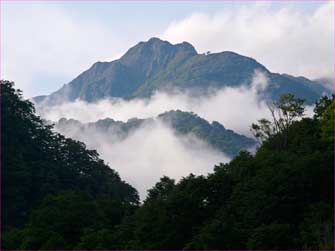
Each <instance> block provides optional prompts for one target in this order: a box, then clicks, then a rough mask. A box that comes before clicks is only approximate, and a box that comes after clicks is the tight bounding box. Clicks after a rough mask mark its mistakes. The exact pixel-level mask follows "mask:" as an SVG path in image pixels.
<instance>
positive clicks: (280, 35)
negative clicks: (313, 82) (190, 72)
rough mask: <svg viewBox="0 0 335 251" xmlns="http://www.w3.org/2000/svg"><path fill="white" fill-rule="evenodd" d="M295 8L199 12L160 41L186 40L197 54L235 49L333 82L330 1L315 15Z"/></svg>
mask: <svg viewBox="0 0 335 251" xmlns="http://www.w3.org/2000/svg"><path fill="white" fill-rule="evenodd" d="M301 4H303V3H301ZM297 6H298V5H296V6H295V7H292V6H291V7H281V8H277V9H272V8H271V4H270V3H268V4H255V5H248V6H244V5H241V6H240V7H239V8H235V9H225V10H224V11H218V12H217V13H216V14H208V13H205V12H198V13H194V14H192V15H190V16H189V17H187V18H184V19H181V20H177V21H174V22H172V23H171V24H170V26H169V27H168V28H167V29H166V30H165V31H164V32H163V33H162V35H161V37H162V38H164V39H167V40H169V41H171V42H181V41H189V42H190V43H192V44H193V45H195V47H196V48H197V49H198V50H199V51H200V52H206V51H213V52H219V51H223V50H231V51H236V52H238V53H241V54H244V55H247V56H251V57H253V58H255V59H257V60H258V61H259V62H261V63H262V64H264V65H265V66H267V67H268V68H269V69H270V70H271V71H274V72H281V73H289V74H293V75H302V76H306V77H309V78H317V77H324V76H326V77H332V78H333V77H334V2H333V1H328V2H324V4H322V5H321V6H320V7H319V8H317V9H316V10H315V11H314V12H313V13H307V12H305V11H303V9H298V8H297Z"/></svg>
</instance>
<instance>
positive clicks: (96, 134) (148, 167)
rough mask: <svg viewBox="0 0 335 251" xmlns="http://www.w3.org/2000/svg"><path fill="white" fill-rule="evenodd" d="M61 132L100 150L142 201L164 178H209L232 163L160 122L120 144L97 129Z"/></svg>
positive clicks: (200, 142)
mask: <svg viewBox="0 0 335 251" xmlns="http://www.w3.org/2000/svg"><path fill="white" fill-rule="evenodd" d="M60 132H61V133H64V134H65V135H67V136H69V137H73V138H75V139H78V140H81V141H83V142H85V143H86V144H87V145H88V147H90V148H93V149H97V150H98V152H99V153H100V154H101V157H102V158H103V159H104V160H105V161H106V162H107V163H108V164H110V166H111V167H112V168H113V169H115V170H117V171H118V172H119V174H120V176H121V177H122V179H124V180H126V181H127V182H129V183H130V184H131V185H132V186H134V187H135V188H136V189H137V190H138V191H139V193H140V196H141V199H144V198H145V195H146V190H147V189H149V188H151V187H153V186H154V185H155V183H156V182H158V181H159V179H160V178H161V177H162V176H164V175H167V176H169V177H171V178H174V179H177V180H178V179H180V178H181V177H184V176H187V175H189V174H190V173H193V174H196V175H200V174H203V175H207V174H208V173H210V172H213V168H214V165H216V164H219V163H225V162H227V161H229V158H228V157H227V156H225V155H224V154H223V153H221V152H218V151H216V150H214V149H212V148H211V147H210V146H209V145H207V144H206V143H204V142H202V141H200V140H199V139H197V138H195V137H192V136H191V135H188V136H183V137H181V136H176V135H175V134H174V132H173V130H172V129H171V128H169V127H167V126H166V125H164V124H162V123H160V122H159V121H156V122H155V123H153V124H150V125H146V126H143V127H141V128H140V129H137V130H136V131H135V132H134V133H133V134H131V135H130V136H128V137H127V138H126V139H124V140H121V141H120V140H118V139H117V137H116V136H115V135H114V134H112V133H102V132H101V131H99V130H97V129H95V128H90V129H89V130H87V131H85V130H84V131H80V133H78V128H73V130H71V129H70V128H66V130H64V131H60Z"/></svg>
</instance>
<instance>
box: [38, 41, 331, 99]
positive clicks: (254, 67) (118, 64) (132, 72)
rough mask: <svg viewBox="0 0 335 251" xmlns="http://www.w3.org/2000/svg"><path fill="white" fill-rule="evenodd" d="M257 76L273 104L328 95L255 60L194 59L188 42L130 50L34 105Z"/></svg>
mask: <svg viewBox="0 0 335 251" xmlns="http://www.w3.org/2000/svg"><path fill="white" fill-rule="evenodd" d="M255 71H261V72H263V73H264V74H265V75H266V76H267V77H268V79H269V85H268V88H267V89H266V90H265V93H264V94H265V96H268V97H269V98H272V99H276V98H278V97H279V96H280V95H281V94H282V93H286V92H290V93H293V94H295V95H296V96H298V97H301V98H306V99H307V102H308V103H314V101H316V100H317V99H318V98H319V97H320V96H321V95H322V93H325V92H326V93H329V90H327V89H326V88H324V87H323V86H322V85H320V84H319V83H317V82H313V81H310V80H308V79H305V78H302V77H293V76H289V75H285V74H276V73H271V72H270V71H269V70H268V69H267V68H266V67H265V66H263V65H261V64H260V63H258V62H257V61H256V60H254V59H252V58H249V57H245V56H242V55H239V54H237V53H234V52H229V51H225V52H221V53H213V54H206V55H205V54H198V53H197V52H196V50H195V49H194V47H193V46H192V45H191V44H189V43H187V42H183V43H180V44H175V45H172V44H170V43H169V42H167V41H162V40H160V39H158V38H151V39H150V40H148V41H147V42H140V43H138V44H137V45H135V46H134V47H132V48H130V49H129V50H128V51H127V52H126V53H125V54H124V55H123V56H122V57H121V58H120V59H118V60H114V61H112V62H97V63H95V64H93V66H92V67H91V68H90V69H88V70H87V71H85V72H83V73H82V74H80V75H79V76H78V77H77V78H75V79H74V80H72V81H71V82H70V83H69V84H67V85H64V86H63V87H62V88H61V89H59V90H58V91H56V92H54V93H52V94H51V95H49V96H39V97H35V99H34V100H35V102H37V103H40V102H43V101H45V102H47V103H48V104H59V103H61V102H64V101H74V100H75V99H78V98H79V99H82V100H85V101H88V102H94V101H97V100H100V99H103V98H108V97H121V98H127V99H128V98H137V97H149V96H150V95H152V94H153V93H154V92H155V91H158V90H164V91H171V90H174V89H181V90H190V91H196V92H197V93H199V94H204V93H206V91H208V90H212V89H213V88H214V89H218V88H222V87H225V86H240V85H248V84H250V83H251V81H252V77H253V74H254V73H255Z"/></svg>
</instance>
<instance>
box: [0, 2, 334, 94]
mask: <svg viewBox="0 0 335 251" xmlns="http://www.w3.org/2000/svg"><path fill="white" fill-rule="evenodd" d="M333 13H334V4H333V2H330V1H329V2H327V1H314V2H313V1H296V2H292V1H288V2H284V1H281V2H280V3H278V2H264V1H262V2H245V1H244V2H237V1H232V2H228V1H221V2H219V1H212V2H208V1H206V2H202V3H199V2H192V1H185V2H173V1H172V2H171V1H170V2H163V1H159V2H152V1H147V2H134V1H133V2H126V3H121V2H115V1H110V2H106V1H100V2H99V1H91V2H89V1H83V2H81V1H75V2H51V1H48V2H43V1H34V2H33V1H32V2H29V1H24V2H23V1H5V2H3V1H1V78H2V79H9V80H13V81H15V82H16V86H17V87H19V88H20V89H23V91H24V93H25V96H26V97H31V96H35V95H41V94H49V93H50V92H52V91H55V90H57V89H58V88H59V87H61V86H62V85H63V84H65V83H68V82H69V81H71V80H72V79H73V78H75V77H76V76H77V75H78V74H80V73H81V72H82V71H84V70H86V69H87V68H88V67H90V66H91V65H92V64H93V63H94V62H96V61H110V60H113V59H117V58H119V57H120V56H121V55H122V54H123V53H124V52H125V51H126V50H127V49H128V48H129V47H131V46H133V45H135V44H136V43H138V42H139V41H145V40H148V39H149V38H150V37H153V36H155V37H160V38H162V39H165V40H168V41H170V42H172V43H178V42H182V41H188V42H190V43H192V44H193V45H194V46H195V48H196V49H197V50H198V52H199V53H202V52H206V51H211V52H219V51H225V50H231V51H235V52H237V53H240V54H243V55H246V56H251V57H253V58H255V59H256V60H258V61H259V62H260V63H262V64H264V65H265V66H266V67H267V68H268V69H269V70H271V71H273V72H281V73H284V72H285V73H289V74H293V75H304V76H306V77H309V78H317V77H323V76H326V77H330V76H333V70H334V16H333V15H334V14H333Z"/></svg>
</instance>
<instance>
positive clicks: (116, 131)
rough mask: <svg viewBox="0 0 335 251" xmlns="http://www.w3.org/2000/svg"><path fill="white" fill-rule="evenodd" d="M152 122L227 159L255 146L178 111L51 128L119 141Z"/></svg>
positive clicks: (71, 121) (62, 121)
mask: <svg viewBox="0 0 335 251" xmlns="http://www.w3.org/2000/svg"><path fill="white" fill-rule="evenodd" d="M156 122H162V123H164V124H165V125H166V126H169V127H171V128H172V129H173V131H174V133H176V134H177V135H178V136H188V135H192V136H195V137H196V138H198V139H200V140H202V141H204V142H206V143H207V144H208V145H210V146H211V147H213V148H214V149H216V150H218V151H221V152H223V153H225V154H227V155H228V156H229V157H234V156H235V155H237V154H238V153H239V152H240V151H241V150H246V149H250V148H252V147H255V145H256V141H255V140H253V139H251V138H248V137H246V136H244V135H241V134H238V133H236V132H234V131H232V130H229V129H226V128H225V127H224V126H223V125H221V124H220V123H219V122H217V121H213V122H212V123H209V122H208V121H207V120H205V119H203V118H200V117H199V116H197V115H196V114H194V113H191V112H183V111H180V110H177V111H169V112H164V113H162V114H160V115H158V116H157V117H154V118H147V119H137V118H132V119H129V120H128V121H127V122H122V121H115V120H113V119H111V118H106V119H101V120H98V121H96V122H90V123H86V124H83V123H81V122H80V121H78V120H74V119H65V118H62V119H60V120H59V121H58V122H57V123H56V124H55V128H56V130H58V131H60V132H62V133H64V134H65V135H68V136H70V137H73V138H75V139H78V140H82V141H84V140H83V139H85V137H86V138H87V137H88V136H89V135H90V134H95V133H96V132H98V133H100V134H101V135H104V137H105V138H108V139H110V140H114V141H116V140H120V141H122V140H124V139H126V138H127V137H128V136H129V135H130V134H132V133H134V132H135V131H136V130H138V129H140V128H141V127H143V126H147V127H152V126H154V124H155V123H156Z"/></svg>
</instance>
